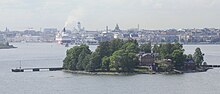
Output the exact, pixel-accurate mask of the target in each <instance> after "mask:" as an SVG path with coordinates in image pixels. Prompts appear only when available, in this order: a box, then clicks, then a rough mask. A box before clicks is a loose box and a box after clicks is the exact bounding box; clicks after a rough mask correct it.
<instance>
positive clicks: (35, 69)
mask: <svg viewBox="0 0 220 94" xmlns="http://www.w3.org/2000/svg"><path fill="white" fill-rule="evenodd" d="M63 69H64V68H63V67H51V68H20V69H12V72H24V71H25V70H32V71H40V70H49V71H58V70H63Z"/></svg>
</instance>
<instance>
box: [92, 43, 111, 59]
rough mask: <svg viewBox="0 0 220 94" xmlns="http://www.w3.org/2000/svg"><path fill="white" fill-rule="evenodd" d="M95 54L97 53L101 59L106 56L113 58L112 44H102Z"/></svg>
mask: <svg viewBox="0 0 220 94" xmlns="http://www.w3.org/2000/svg"><path fill="white" fill-rule="evenodd" d="M95 52H97V53H98V54H99V55H100V57H101V58H103V57H104V56H111V54H112V49H111V43H110V42H109V41H105V42H100V43H99V46H98V47H97V49H96V51H95Z"/></svg>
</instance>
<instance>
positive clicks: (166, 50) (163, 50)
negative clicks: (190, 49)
mask: <svg viewBox="0 0 220 94" xmlns="http://www.w3.org/2000/svg"><path fill="white" fill-rule="evenodd" d="M175 50H180V51H183V52H184V49H183V46H182V44H179V43H175V44H171V43H168V44H160V45H157V44H155V45H154V48H153V52H155V53H159V54H160V56H159V57H158V59H172V53H173V52H174V51H175Z"/></svg>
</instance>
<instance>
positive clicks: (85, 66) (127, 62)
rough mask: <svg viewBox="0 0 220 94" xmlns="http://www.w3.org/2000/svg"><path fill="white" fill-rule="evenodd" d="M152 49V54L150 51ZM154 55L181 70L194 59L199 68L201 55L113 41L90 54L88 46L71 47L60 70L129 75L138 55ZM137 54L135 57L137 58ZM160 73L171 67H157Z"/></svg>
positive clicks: (171, 46)
mask: <svg viewBox="0 0 220 94" xmlns="http://www.w3.org/2000/svg"><path fill="white" fill-rule="evenodd" d="M151 49H152V51H151ZM140 52H145V53H151V52H153V53H157V54H159V55H155V57H156V60H161V61H163V60H164V59H171V60H172V62H171V63H172V67H173V66H174V67H175V68H176V69H179V70H182V69H183V66H184V62H185V61H186V60H187V59H190V60H193V61H194V62H195V63H196V65H197V66H201V65H202V62H203V55H204V54H202V52H201V50H200V48H197V49H196V51H195V53H194V54H193V56H192V55H191V54H189V55H185V54H184V49H183V46H182V44H179V43H175V44H171V43H168V44H159V45H158V44H155V45H154V46H153V47H151V43H148V44H142V45H140V46H139V45H138V43H137V41H136V40H127V41H123V40H121V39H115V40H112V41H105V42H100V44H99V46H98V47H97V49H96V50H95V52H91V51H90V49H89V46H87V45H80V46H74V47H73V48H71V49H69V50H67V52H66V58H65V59H64V60H63V68H65V69H66V70H82V71H91V72H93V71H100V70H102V71H118V72H132V71H134V68H135V67H136V66H138V65H139V62H140V61H139V57H138V56H139V54H138V53H140ZM137 54H138V55H137ZM159 66H161V70H163V71H167V70H171V69H172V68H171V67H170V66H169V65H168V64H160V65H159Z"/></svg>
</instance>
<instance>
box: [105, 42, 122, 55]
mask: <svg viewBox="0 0 220 94" xmlns="http://www.w3.org/2000/svg"><path fill="white" fill-rule="evenodd" d="M110 43H111V46H110V48H111V50H112V53H114V52H115V51H117V50H119V49H121V47H122V45H124V41H123V40H122V39H114V40H112V41H111V42H110ZM106 50H108V49H106Z"/></svg>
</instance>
